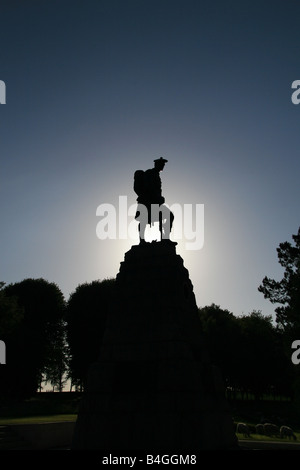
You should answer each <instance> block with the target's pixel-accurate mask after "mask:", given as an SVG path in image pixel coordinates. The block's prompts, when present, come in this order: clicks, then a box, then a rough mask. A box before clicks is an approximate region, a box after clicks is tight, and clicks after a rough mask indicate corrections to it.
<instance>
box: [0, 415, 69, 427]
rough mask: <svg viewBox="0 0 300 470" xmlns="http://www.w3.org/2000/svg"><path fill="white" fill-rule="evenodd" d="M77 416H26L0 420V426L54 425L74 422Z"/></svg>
mask: <svg viewBox="0 0 300 470" xmlns="http://www.w3.org/2000/svg"><path fill="white" fill-rule="evenodd" d="M76 419H77V414H58V415H48V416H26V417H21V418H15V417H14V418H0V426H7V425H10V424H38V423H55V422H62V421H76Z"/></svg>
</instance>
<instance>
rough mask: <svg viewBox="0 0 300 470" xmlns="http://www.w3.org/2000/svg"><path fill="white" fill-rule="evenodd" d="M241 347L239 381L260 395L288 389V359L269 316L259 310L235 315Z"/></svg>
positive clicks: (289, 389) (246, 388) (286, 392)
mask: <svg viewBox="0 0 300 470" xmlns="http://www.w3.org/2000/svg"><path fill="white" fill-rule="evenodd" d="M238 321H239V325H240V335H241V343H242V347H241V348H240V350H239V361H240V384H241V388H243V389H244V391H247V392H251V393H253V394H254V395H255V397H256V399H259V398H260V397H261V396H262V395H263V394H270V393H272V394H276V395H279V394H284V395H289V394H290V393H291V388H290V380H289V370H290V362H289V361H287V358H286V356H285V354H284V350H283V347H282V342H281V338H280V334H279V332H278V331H277V330H276V328H275V327H274V326H273V324H272V317H271V316H263V315H262V313H261V312H260V311H253V312H251V313H250V314H249V315H245V316H242V317H240V318H239V319H238Z"/></svg>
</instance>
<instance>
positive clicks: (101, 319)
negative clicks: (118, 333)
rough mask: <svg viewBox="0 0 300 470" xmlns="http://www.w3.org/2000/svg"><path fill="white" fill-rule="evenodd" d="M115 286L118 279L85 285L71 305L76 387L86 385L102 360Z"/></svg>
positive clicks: (67, 318)
mask: <svg viewBox="0 0 300 470" xmlns="http://www.w3.org/2000/svg"><path fill="white" fill-rule="evenodd" d="M114 285H115V280H114V279H105V280H103V281H93V282H91V283H85V284H81V285H79V286H78V287H77V288H76V290H75V292H73V293H72V294H71V296H70V298H69V301H68V303H67V308H66V315H65V321H66V323H67V340H68V344H69V348H70V375H71V379H72V383H74V384H76V385H79V386H82V385H84V383H85V381H86V378H87V372H88V369H89V366H90V364H91V363H92V362H93V361H95V360H97V359H98V357H99V353H100V348H101V342H102V337H103V334H104V330H105V326H106V319H107V315H108V310H109V305H110V300H111V296H112V295H113V289H114Z"/></svg>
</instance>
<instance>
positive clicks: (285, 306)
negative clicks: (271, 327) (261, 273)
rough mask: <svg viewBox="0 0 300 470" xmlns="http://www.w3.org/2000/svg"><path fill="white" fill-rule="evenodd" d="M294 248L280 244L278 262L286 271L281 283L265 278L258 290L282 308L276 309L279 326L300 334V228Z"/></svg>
mask: <svg viewBox="0 0 300 470" xmlns="http://www.w3.org/2000/svg"><path fill="white" fill-rule="evenodd" d="M292 238H293V240H294V242H295V244H294V246H293V245H291V243H289V242H284V243H280V244H279V247H278V248H277V254H278V261H279V263H280V264H281V266H282V267H283V268H284V269H285V272H284V277H283V279H282V280H281V281H275V280H274V279H270V278H268V277H267V276H265V277H264V279H263V281H262V284H261V285H260V286H259V287H258V290H259V291H260V292H262V293H263V294H264V297H265V298H266V299H269V300H270V302H272V303H279V304H281V306H279V307H277V308H276V309H275V312H276V322H277V323H278V326H279V327H280V328H282V329H283V330H285V331H287V332H291V331H293V332H297V333H298V332H300V227H299V229H298V234H297V235H292Z"/></svg>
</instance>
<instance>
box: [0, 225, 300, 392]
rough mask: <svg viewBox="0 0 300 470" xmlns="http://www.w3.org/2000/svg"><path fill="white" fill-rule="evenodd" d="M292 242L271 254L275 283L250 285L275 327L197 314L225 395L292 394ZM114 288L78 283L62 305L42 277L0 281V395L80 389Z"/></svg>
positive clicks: (299, 260)
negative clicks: (277, 269)
mask: <svg viewBox="0 0 300 470" xmlns="http://www.w3.org/2000/svg"><path fill="white" fill-rule="evenodd" d="M292 237H293V241H294V244H291V243H289V242H284V243H281V244H280V245H279V247H278V248H277V254H278V260H279V263H280V264H281V265H282V266H283V267H284V269H285V272H284V277H283V279H282V280H281V281H275V280H273V279H270V278H268V277H265V278H264V279H263V280H262V284H261V285H260V286H259V287H258V290H259V291H260V292H261V293H262V294H263V295H264V296H265V298H267V299H269V300H270V301H271V302H272V303H275V304H278V305H279V306H278V307H277V308H276V309H275V314H276V322H275V324H274V323H273V322H272V318H271V317H270V316H267V317H266V316H263V315H262V313H261V312H260V311H253V312H251V313H249V314H248V315H244V316H241V317H236V316H234V314H233V313H231V312H229V311H228V310H225V309H222V308H221V307H220V306H218V305H215V304H212V305H210V306H206V307H202V308H199V309H198V313H199V319H200V322H201V325H202V330H203V335H204V340H205V342H206V344H207V348H208V350H209V354H210V357H211V360H212V362H213V363H215V364H216V365H217V366H218V367H219V369H220V370H221V373H222V376H223V380H224V383H225V385H226V388H227V391H228V393H230V394H231V395H232V397H234V396H235V395H236V394H237V393H239V395H242V396H245V397H246V396H247V395H248V394H249V393H251V394H252V395H254V396H255V397H256V398H257V399H259V398H261V397H262V396H263V395H264V394H273V395H281V396H286V397H294V396H295V394H297V390H298V388H299V387H298V385H299V378H300V376H299V374H300V371H299V369H298V367H299V368H300V365H299V366H298V367H297V366H296V365H294V364H293V363H292V361H291V353H292V351H291V344H292V342H293V341H294V340H297V339H299V340H300V228H299V230H298V234H297V235H292ZM114 287H115V279H105V280H102V281H100V280H97V281H93V282H91V283H84V284H81V285H79V286H78V287H77V288H76V290H75V291H74V292H73V293H72V294H71V295H70V297H69V299H68V300H65V298H64V296H63V294H62V292H61V290H60V288H59V287H58V286H57V285H56V284H55V283H51V282H48V281H47V280H45V279H25V280H23V281H21V282H18V283H13V284H9V285H7V286H6V285H5V283H4V282H1V283H0V339H1V340H2V341H4V342H5V345H6V352H7V353H6V356H7V359H6V365H1V366H0V396H8V397H17V398H24V397H30V396H32V395H33V394H34V393H36V391H38V390H40V389H41V386H42V384H43V383H49V384H51V386H52V387H53V388H55V389H56V390H59V391H61V390H63V388H64V386H65V384H66V382H67V381H70V383H71V386H72V388H75V389H76V390H81V389H82V388H83V387H84V385H85V383H86V379H87V372H88V369H89V366H90V364H91V363H92V362H94V361H95V360H97V358H98V357H99V353H100V349H101V341H102V337H103V333H104V330H105V325H106V320H107V316H108V311H109V305H110V302H111V299H112V297H113V295H114Z"/></svg>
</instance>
